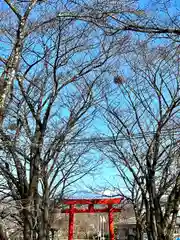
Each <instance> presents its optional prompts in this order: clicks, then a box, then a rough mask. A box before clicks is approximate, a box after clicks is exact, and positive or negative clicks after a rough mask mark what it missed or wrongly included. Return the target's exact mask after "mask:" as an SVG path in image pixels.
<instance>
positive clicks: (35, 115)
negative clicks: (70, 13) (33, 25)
mask: <svg viewBox="0 0 180 240" xmlns="http://www.w3.org/2000/svg"><path fill="white" fill-rule="evenodd" d="M51 27H52V26H51ZM44 31H45V32H41V33H38V38H36V39H35V40H34V41H33V40H32V42H30V41H29V40H27V41H26V42H25V43H24V48H23V51H22V52H21V62H20V66H19V70H18V72H16V73H15V76H16V77H15V80H14V85H13V92H12V99H11V101H10V102H9V104H8V106H7V108H6V115H5V117H4V121H3V125H2V127H1V128H0V139H1V143H0V151H1V155H0V157H1V159H0V174H1V179H2V181H3V184H2V185H1V199H2V202H3V201H11V202H12V201H13V202H14V203H15V205H16V209H17V211H18V212H17V214H14V217H15V218H16V220H17V221H18V222H19V224H22V229H23V237H24V239H41V240H43V239H49V231H50V228H51V226H50V213H51V210H52V208H53V207H54V205H55V206H56V204H57V203H56V202H55V203H54V205H53V204H52V201H54V199H58V202H60V200H61V198H62V196H64V194H66V193H67V191H68V190H69V189H70V186H71V185H72V184H73V183H75V182H76V181H78V179H80V178H82V177H83V176H85V175H86V174H90V173H92V172H94V170H95V168H96V167H97V164H98V162H96V163H95V162H94V161H92V159H91V154H92V153H93V148H92V146H91V145H90V144H83V143H81V144H78V145H77V143H78V141H79V140H78V139H79V138H80V137H81V136H83V135H84V134H88V131H87V127H88V126H89V125H90V124H91V122H92V120H93V118H94V117H95V115H96V111H97V108H96V105H97V103H98V102H99V101H101V97H102V96H101V92H102V88H103V83H102V84H101V77H102V75H103V73H104V72H106V71H107V69H108V65H109V64H108V61H109V59H110V57H111V53H110V50H112V47H111V44H112V42H111V41H109V42H108V43H107V44H104V43H103V42H101V40H102V39H101V38H100V37H99V38H98V35H97V38H96V40H97V41H99V42H98V50H99V51H98V53H95V52H94V51H95V50H96V43H95V41H94V39H91V38H87V35H88V34H90V35H91V34H92V30H91V29H90V28H88V27H87V26H86V25H84V24H83V25H80V24H77V25H76V29H75V30H74V27H73V28H72V25H71V24H70V22H69V20H65V21H61V20H60V21H58V22H56V23H55V25H54V28H50V29H49V30H48V29H46V28H45V29H44ZM93 34H94V36H95V33H93ZM35 35H36V33H35ZM99 46H101V47H99ZM106 62H107V64H106ZM59 204H60V203H59Z"/></svg>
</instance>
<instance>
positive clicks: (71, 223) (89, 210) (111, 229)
mask: <svg viewBox="0 0 180 240" xmlns="http://www.w3.org/2000/svg"><path fill="white" fill-rule="evenodd" d="M121 200H122V198H106V199H65V200H63V201H62V202H63V204H65V205H69V208H68V209H64V210H62V213H68V214H69V231H68V240H73V230H74V214H75V213H104V212H107V213H108V218H109V234H110V240H114V219H113V213H114V212H120V211H121V209H120V208H117V207H113V205H114V204H120V202H121ZM77 204H80V205H88V207H87V208H77V207H76V206H75V205H77ZM101 204H102V205H107V207H105V208H95V207H94V205H101Z"/></svg>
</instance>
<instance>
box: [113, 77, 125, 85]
mask: <svg viewBox="0 0 180 240" xmlns="http://www.w3.org/2000/svg"><path fill="white" fill-rule="evenodd" d="M124 82H125V80H124V78H123V76H116V77H114V83H115V84H123V83H124Z"/></svg>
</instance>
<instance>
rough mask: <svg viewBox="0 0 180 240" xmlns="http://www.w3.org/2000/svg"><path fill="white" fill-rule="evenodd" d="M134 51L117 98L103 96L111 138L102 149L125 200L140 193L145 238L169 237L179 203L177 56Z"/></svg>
mask: <svg viewBox="0 0 180 240" xmlns="http://www.w3.org/2000/svg"><path fill="white" fill-rule="evenodd" d="M136 47H137V48H136V50H135V53H134V55H131V57H129V59H128V60H127V62H128V64H129V73H128V76H127V78H126V77H125V76H124V79H125V82H123V83H122V82H121V83H117V82H116V86H117V89H119V91H118V90H117V91H118V95H116V94H114V96H113V97H111V98H109V99H108V98H106V100H107V102H106V103H107V109H106V110H105V112H104V116H105V118H106V120H107V124H108V127H109V129H110V131H111V133H112V135H113V138H112V140H111V141H109V142H108V141H107V142H108V144H106V145H105V146H104V149H103V151H104V153H105V155H106V156H107V158H108V159H109V160H110V161H111V162H112V163H113V165H114V166H115V168H116V169H117V170H118V172H119V175H120V177H121V179H122V180H123V181H124V183H125V185H126V188H127V189H128V190H129V196H132V194H134V193H135V194H136V195H138V194H139V192H140V195H139V200H138V202H137V203H138V205H139V206H142V207H143V209H142V208H141V210H143V212H145V224H146V231H147V235H148V239H149V240H151V239H153V240H154V239H172V234H173V231H174V227H175V222H176V217H177V213H178V208H179V204H180V175H179V140H178V133H179V120H178V118H179V117H178V116H179V103H180V98H179V96H180V95H179V94H180V88H179V80H178V75H179V62H178V61H177V58H178V53H177V49H174V50H173V51H172V48H169V49H168V48H167V49H166V50H163V51H162V49H157V48H151V49H149V47H148V46H147V44H145V45H143V46H139V49H138V46H136ZM101 147H102V146H101ZM135 186H137V188H135ZM135 199H136V198H133V200H135ZM133 204H135V205H134V206H135V207H136V203H133ZM141 204H142V205H141ZM137 220H138V219H137Z"/></svg>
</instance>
